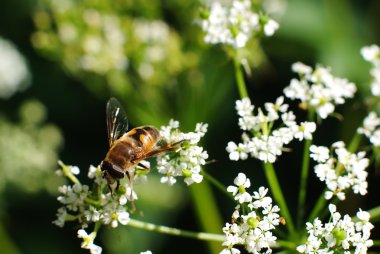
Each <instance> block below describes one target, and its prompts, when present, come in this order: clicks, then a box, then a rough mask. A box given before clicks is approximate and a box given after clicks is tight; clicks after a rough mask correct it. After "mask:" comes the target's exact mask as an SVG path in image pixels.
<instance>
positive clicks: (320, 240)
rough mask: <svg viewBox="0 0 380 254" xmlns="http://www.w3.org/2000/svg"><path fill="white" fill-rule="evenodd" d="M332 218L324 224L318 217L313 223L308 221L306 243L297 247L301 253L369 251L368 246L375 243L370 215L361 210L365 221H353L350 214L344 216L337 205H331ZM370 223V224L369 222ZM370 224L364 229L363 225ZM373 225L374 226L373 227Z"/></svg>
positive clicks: (360, 212)
mask: <svg viewBox="0 0 380 254" xmlns="http://www.w3.org/2000/svg"><path fill="white" fill-rule="evenodd" d="M329 211H330V214H331V218H330V220H329V222H327V223H325V224H322V222H321V221H320V220H319V219H318V218H317V219H315V220H314V222H313V224H312V223H310V222H308V223H306V229H307V232H308V234H309V236H308V239H307V241H306V243H305V244H302V245H300V246H298V247H297V251H298V252H301V253H329V254H330V253H331V254H332V253H336V252H339V253H367V249H368V247H370V246H371V245H372V244H373V241H372V240H370V239H369V237H370V230H371V229H372V228H373V225H372V224H371V225H369V224H370V223H369V222H368V220H369V216H368V215H367V214H365V212H362V211H361V210H359V212H358V217H359V214H360V216H363V217H364V220H363V222H357V223H356V224H355V223H354V222H353V221H352V219H351V217H350V216H348V215H344V216H342V215H341V214H340V213H339V212H337V209H336V206H335V205H333V204H330V205H329ZM367 223H369V224H367ZM365 224H366V225H368V227H367V228H366V229H364V226H363V225H365ZM371 226H372V227H371Z"/></svg>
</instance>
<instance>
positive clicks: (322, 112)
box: [284, 62, 356, 119]
mask: <svg viewBox="0 0 380 254" xmlns="http://www.w3.org/2000/svg"><path fill="white" fill-rule="evenodd" d="M292 69H293V71H294V72H297V73H298V74H299V76H300V78H299V79H292V80H291V81H290V84H289V86H288V87H286V88H285V89H284V94H285V96H286V97H288V98H290V99H292V100H295V99H298V100H301V102H302V103H303V104H304V105H303V108H305V109H307V108H308V107H312V108H314V109H315V111H316V112H317V113H318V115H319V116H320V117H321V118H322V119H324V118H327V116H329V115H330V114H332V113H333V112H334V110H335V105H339V104H343V103H344V102H345V99H347V98H352V97H353V96H354V93H355V92H356V86H355V85H354V84H353V83H351V82H349V81H348V80H346V79H342V78H338V77H334V76H333V75H332V74H331V72H330V69H328V68H325V67H322V66H317V67H316V68H315V69H314V70H313V69H312V68H311V67H309V66H307V65H305V64H303V63H300V62H297V63H294V64H293V66H292Z"/></svg>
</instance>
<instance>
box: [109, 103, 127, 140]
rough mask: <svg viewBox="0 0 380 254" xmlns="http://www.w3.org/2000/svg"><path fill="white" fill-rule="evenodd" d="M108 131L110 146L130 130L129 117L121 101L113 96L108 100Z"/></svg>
mask: <svg viewBox="0 0 380 254" xmlns="http://www.w3.org/2000/svg"><path fill="white" fill-rule="evenodd" d="M106 110H107V111H106V114H107V131H108V142H109V145H110V147H111V146H112V144H113V143H114V142H115V140H117V139H118V138H120V137H121V136H122V135H123V134H124V133H125V132H127V130H128V118H127V114H126V113H125V111H124V109H123V107H122V106H121V104H120V102H119V101H118V100H117V99H115V98H111V99H109V100H108V102H107V109H106Z"/></svg>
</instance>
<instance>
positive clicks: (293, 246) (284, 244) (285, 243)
mask: <svg viewBox="0 0 380 254" xmlns="http://www.w3.org/2000/svg"><path fill="white" fill-rule="evenodd" d="M276 242H277V244H278V245H279V246H281V247H284V248H286V249H289V250H295V249H296V247H297V245H296V244H295V243H294V242H289V241H284V240H277V241H276Z"/></svg>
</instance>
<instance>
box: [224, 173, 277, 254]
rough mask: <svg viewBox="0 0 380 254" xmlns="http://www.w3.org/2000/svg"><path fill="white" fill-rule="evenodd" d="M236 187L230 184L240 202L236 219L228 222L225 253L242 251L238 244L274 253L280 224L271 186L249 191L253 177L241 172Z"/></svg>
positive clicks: (236, 210)
mask: <svg viewBox="0 0 380 254" xmlns="http://www.w3.org/2000/svg"><path fill="white" fill-rule="evenodd" d="M234 184H235V185H236V186H229V187H228V188H227V191H229V192H232V194H233V195H234V197H235V199H236V200H239V203H240V205H238V206H237V207H236V208H235V211H234V212H233V214H232V222H231V223H226V225H225V227H224V228H223V232H224V234H225V235H226V239H225V241H224V242H223V246H225V249H223V250H222V251H221V253H222V254H238V253H240V251H239V250H238V249H237V248H235V247H234V246H235V245H243V246H244V247H245V249H246V250H247V251H248V252H249V253H255V254H258V253H262V252H261V251H263V250H264V249H266V252H265V253H272V249H271V245H273V244H274V243H275V242H276V239H277V237H276V236H274V235H273V234H272V230H274V229H275V228H276V226H278V225H279V224H280V216H279V214H278V212H279V211H280V209H279V208H278V206H276V205H275V206H273V205H272V198H270V197H267V196H266V195H267V193H268V189H267V188H264V187H260V188H259V190H258V191H255V192H253V195H251V194H248V192H247V191H246V188H249V187H250V181H249V179H248V178H247V177H246V176H245V175H244V174H243V173H239V174H238V176H237V177H236V178H235V180H234Z"/></svg>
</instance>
